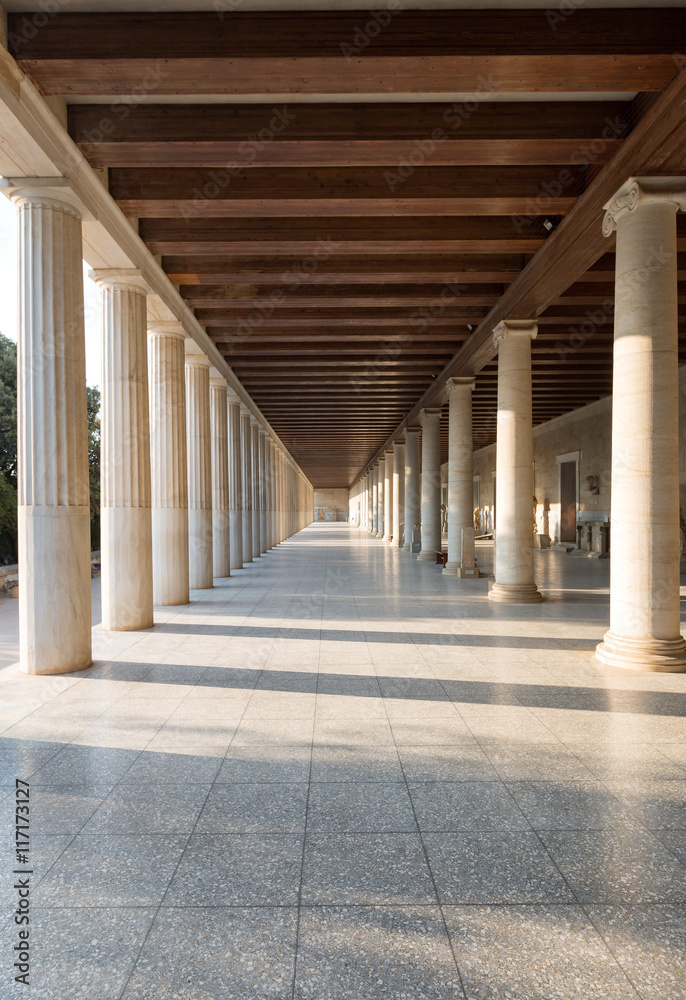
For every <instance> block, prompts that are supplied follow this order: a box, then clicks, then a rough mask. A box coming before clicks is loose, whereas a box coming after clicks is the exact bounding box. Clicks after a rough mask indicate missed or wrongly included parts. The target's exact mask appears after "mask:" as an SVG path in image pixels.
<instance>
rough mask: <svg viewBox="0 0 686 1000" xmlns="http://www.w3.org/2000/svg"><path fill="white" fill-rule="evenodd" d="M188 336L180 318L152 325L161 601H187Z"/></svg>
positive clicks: (155, 580)
mask: <svg viewBox="0 0 686 1000" xmlns="http://www.w3.org/2000/svg"><path fill="white" fill-rule="evenodd" d="M185 338H186V334H185V332H184V329H183V326H182V324H181V323H178V322H165V323H161V322H160V323H158V322H155V323H152V324H150V325H149V326H148V384H149V390H150V396H149V400H150V471H151V482H152V584H153V599H154V601H155V604H160V605H176V604H187V603H188V474H187V462H186V383H185V377H184V340H185Z"/></svg>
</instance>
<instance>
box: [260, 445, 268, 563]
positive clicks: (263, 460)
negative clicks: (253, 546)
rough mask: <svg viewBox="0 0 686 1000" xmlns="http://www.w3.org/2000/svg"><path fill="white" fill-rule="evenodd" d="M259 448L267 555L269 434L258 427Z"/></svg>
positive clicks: (262, 536) (262, 533)
mask: <svg viewBox="0 0 686 1000" xmlns="http://www.w3.org/2000/svg"><path fill="white" fill-rule="evenodd" d="M257 440H258V448H259V455H260V482H259V492H260V551H261V552H262V553H266V552H267V550H268V549H269V511H268V510H267V504H268V497H269V482H268V475H269V472H268V468H267V434H266V431H265V430H264V428H263V427H258V439H257Z"/></svg>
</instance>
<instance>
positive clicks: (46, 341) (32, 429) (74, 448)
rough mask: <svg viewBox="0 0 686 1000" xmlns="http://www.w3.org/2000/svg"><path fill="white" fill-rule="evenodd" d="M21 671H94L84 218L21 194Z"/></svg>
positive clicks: (66, 206)
mask: <svg viewBox="0 0 686 1000" xmlns="http://www.w3.org/2000/svg"><path fill="white" fill-rule="evenodd" d="M13 201H14V202H15V204H16V206H17V210H18V213H17V223H18V236H19V330H18V334H19V335H18V341H17V387H18V421H17V430H18V435H17V458H18V494H19V495H18V501H19V511H18V518H19V520H18V534H19V649H20V661H21V670H22V671H23V672H24V673H29V674H57V673H68V672H70V671H72V670H81V669H83V668H84V667H87V666H88V665H89V663H90V662H91V574H90V551H91V544H90V506H89V482H88V432H87V412H86V352H85V336H84V325H83V273H82V263H81V259H82V250H81V214H80V212H79V210H78V209H77V208H76V207H74V206H73V205H72V204H70V203H69V199H68V197H67V193H66V191H65V200H64V201H63V200H61V199H59V198H53V197H51V196H49V194H48V193H46V192H45V191H41V190H31V189H30V188H27V189H25V190H19V191H17V193H16V195H15V197H14V198H13Z"/></svg>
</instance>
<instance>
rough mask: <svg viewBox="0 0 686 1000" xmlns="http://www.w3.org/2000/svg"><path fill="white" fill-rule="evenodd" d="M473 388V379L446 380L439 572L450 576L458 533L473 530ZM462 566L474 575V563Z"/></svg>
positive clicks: (456, 564) (456, 560)
mask: <svg viewBox="0 0 686 1000" xmlns="http://www.w3.org/2000/svg"><path fill="white" fill-rule="evenodd" d="M473 389H474V379H473V378H450V379H448V383H447V390H448V562H447V563H446V564H445V566H444V568H443V572H444V573H447V574H449V575H452V576H461V575H462V574H460V573H458V570H459V569H460V567H461V565H462V557H461V548H462V532H463V531H464V530H465V529H467V530H469V529H471V530H472V533H473V531H474V467H473V465H474V463H473V457H472V456H473V442H472V390H473ZM466 568H467V569H469V570H470V572H469V574H467V575H469V576H474V572H473V570H474V566H473V565H472V566H468V567H466Z"/></svg>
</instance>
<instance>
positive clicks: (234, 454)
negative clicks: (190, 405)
mask: <svg viewBox="0 0 686 1000" xmlns="http://www.w3.org/2000/svg"><path fill="white" fill-rule="evenodd" d="M226 404H227V421H228V435H229V437H228V444H229V565H230V568H231V569H241V568H242V566H243V496H242V494H243V485H242V469H241V404H240V400H239V398H238V396H237V395H236V394H235V392H233V391H232V390H231V389H227V391H226Z"/></svg>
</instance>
